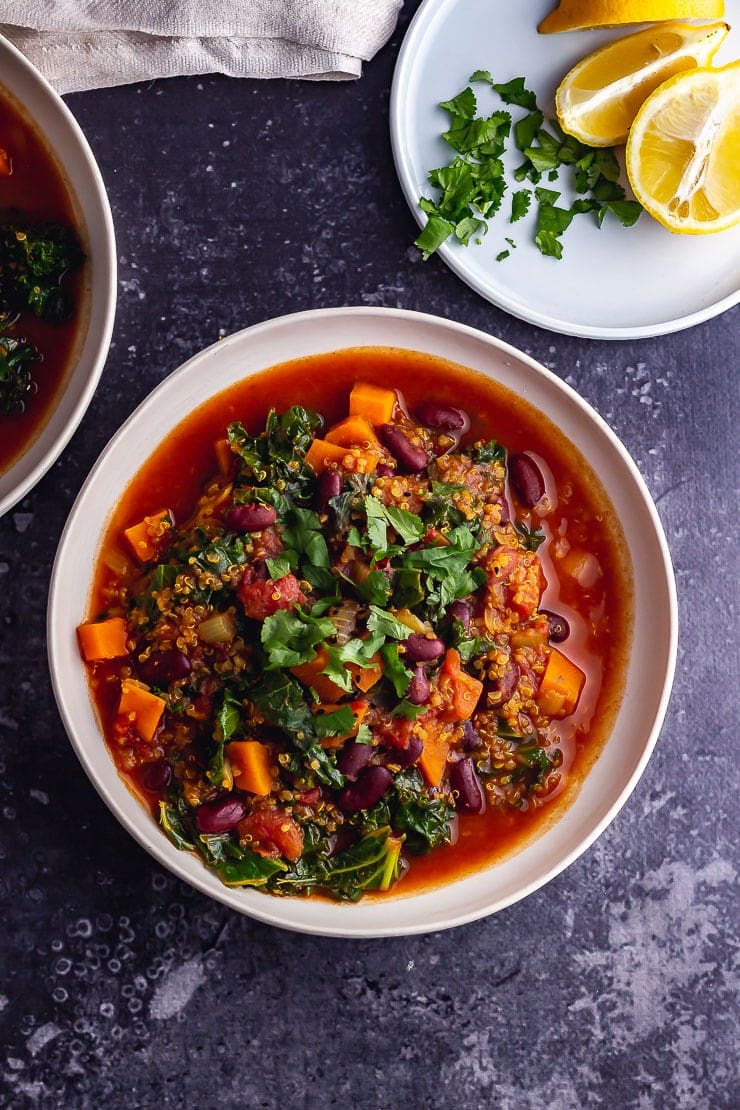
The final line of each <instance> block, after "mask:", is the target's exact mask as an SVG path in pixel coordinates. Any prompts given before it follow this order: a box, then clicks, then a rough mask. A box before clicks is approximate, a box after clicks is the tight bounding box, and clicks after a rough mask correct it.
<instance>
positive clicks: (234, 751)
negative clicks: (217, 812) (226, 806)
mask: <svg viewBox="0 0 740 1110" xmlns="http://www.w3.org/2000/svg"><path fill="white" fill-rule="evenodd" d="M226 755H227V756H228V759H229V763H230V764H231V771H232V773H233V775H234V785H235V786H236V788H237V790H247V791H249V793H250V794H262V795H265V794H269V793H270V791H271V790H272V765H271V762H270V750H269V748H267V747H266V746H265V745H264V744H261V743H260V742H259V740H234V741H232V743H231V744H227V745H226Z"/></svg>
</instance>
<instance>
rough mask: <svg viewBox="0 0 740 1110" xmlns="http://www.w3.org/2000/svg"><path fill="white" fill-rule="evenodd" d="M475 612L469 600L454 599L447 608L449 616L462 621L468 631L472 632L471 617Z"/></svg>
mask: <svg viewBox="0 0 740 1110" xmlns="http://www.w3.org/2000/svg"><path fill="white" fill-rule="evenodd" d="M472 615H473V613H472V610H471V608H470V606H469V605H468V603H467V601H453V602H452V605H450V607H449V608H448V610H447V616H448V617H451V618H452V620H455V621H460V624H461V625H462V626H463V628H464V629H465V631H466V632H470V619H471V617H472Z"/></svg>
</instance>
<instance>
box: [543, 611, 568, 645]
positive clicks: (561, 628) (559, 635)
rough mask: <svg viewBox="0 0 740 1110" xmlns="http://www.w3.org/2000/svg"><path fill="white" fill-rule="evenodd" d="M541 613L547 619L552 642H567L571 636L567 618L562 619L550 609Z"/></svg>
mask: <svg viewBox="0 0 740 1110" xmlns="http://www.w3.org/2000/svg"><path fill="white" fill-rule="evenodd" d="M540 612H541V613H542V614H543V615H544V616H546V617H547V623H548V626H549V629H550V642H551V643H553V644H562V642H563V640H567V639H568V637H569V636H570V625H569V624H568V622H567V620H566V619H565V617H561V616H560V614H559V613H551V612H550V610H549V609H540Z"/></svg>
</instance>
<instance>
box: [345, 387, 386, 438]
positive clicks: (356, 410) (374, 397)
mask: <svg viewBox="0 0 740 1110" xmlns="http://www.w3.org/2000/svg"><path fill="white" fill-rule="evenodd" d="M395 407H396V394H395V391H394V390H392V389H383V388H382V387H381V386H379V385H370V383H369V382H355V384H354V385H353V386H352V392H351V393H350V395H349V413H350V416H364V417H365V419H366V420H367V421H369V423H370V424H373V425H374V426H375V427H377V425H378V424H387V423H388V421H389V420H390V419H391V418H392V416H393V410H394V409H395Z"/></svg>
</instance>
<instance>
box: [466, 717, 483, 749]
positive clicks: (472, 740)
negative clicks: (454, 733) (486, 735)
mask: <svg viewBox="0 0 740 1110" xmlns="http://www.w3.org/2000/svg"><path fill="white" fill-rule="evenodd" d="M482 745H483V737H482V736H481V734H480V733H479V732H478V730H477V728H475V727H474V726H473V723H472V721H466V722H465V724H464V725H463V735H462V746H463V751H466V752H474V751H476V750H477V749H478V748H480V747H481V746H482Z"/></svg>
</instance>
